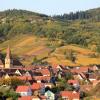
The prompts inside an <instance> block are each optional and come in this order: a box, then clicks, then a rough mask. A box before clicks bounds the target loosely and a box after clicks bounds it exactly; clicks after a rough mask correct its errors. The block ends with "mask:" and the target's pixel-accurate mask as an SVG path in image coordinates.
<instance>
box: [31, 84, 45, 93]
mask: <svg viewBox="0 0 100 100" xmlns="http://www.w3.org/2000/svg"><path fill="white" fill-rule="evenodd" d="M31 88H32V91H33V92H34V93H36V92H37V93H38V94H44V93H45V87H44V84H43V83H33V84H32V86H31Z"/></svg>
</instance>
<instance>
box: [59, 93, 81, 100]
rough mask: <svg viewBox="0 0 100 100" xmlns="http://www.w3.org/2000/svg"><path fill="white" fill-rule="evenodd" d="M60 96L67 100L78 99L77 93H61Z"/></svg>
mask: <svg viewBox="0 0 100 100" xmlns="http://www.w3.org/2000/svg"><path fill="white" fill-rule="evenodd" d="M60 95H61V96H62V97H66V98H69V100H73V99H79V93H77V92H73V91H61V92H60Z"/></svg>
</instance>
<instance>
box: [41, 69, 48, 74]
mask: <svg viewBox="0 0 100 100" xmlns="http://www.w3.org/2000/svg"><path fill="white" fill-rule="evenodd" d="M40 72H41V74H42V75H43V76H50V72H49V70H48V69H41V70H40Z"/></svg>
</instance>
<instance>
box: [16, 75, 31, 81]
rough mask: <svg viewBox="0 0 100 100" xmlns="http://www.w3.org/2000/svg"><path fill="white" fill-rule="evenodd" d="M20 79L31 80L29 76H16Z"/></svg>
mask: <svg viewBox="0 0 100 100" xmlns="http://www.w3.org/2000/svg"><path fill="white" fill-rule="evenodd" d="M17 77H18V78H19V79H20V80H24V81H25V80H32V77H31V76H17Z"/></svg>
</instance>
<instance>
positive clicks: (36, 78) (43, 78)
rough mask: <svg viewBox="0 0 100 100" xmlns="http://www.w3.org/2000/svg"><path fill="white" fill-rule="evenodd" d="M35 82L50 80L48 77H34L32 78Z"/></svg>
mask: <svg viewBox="0 0 100 100" xmlns="http://www.w3.org/2000/svg"><path fill="white" fill-rule="evenodd" d="M34 79H35V80H40V81H41V80H48V81H49V80H50V76H35V77H34Z"/></svg>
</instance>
